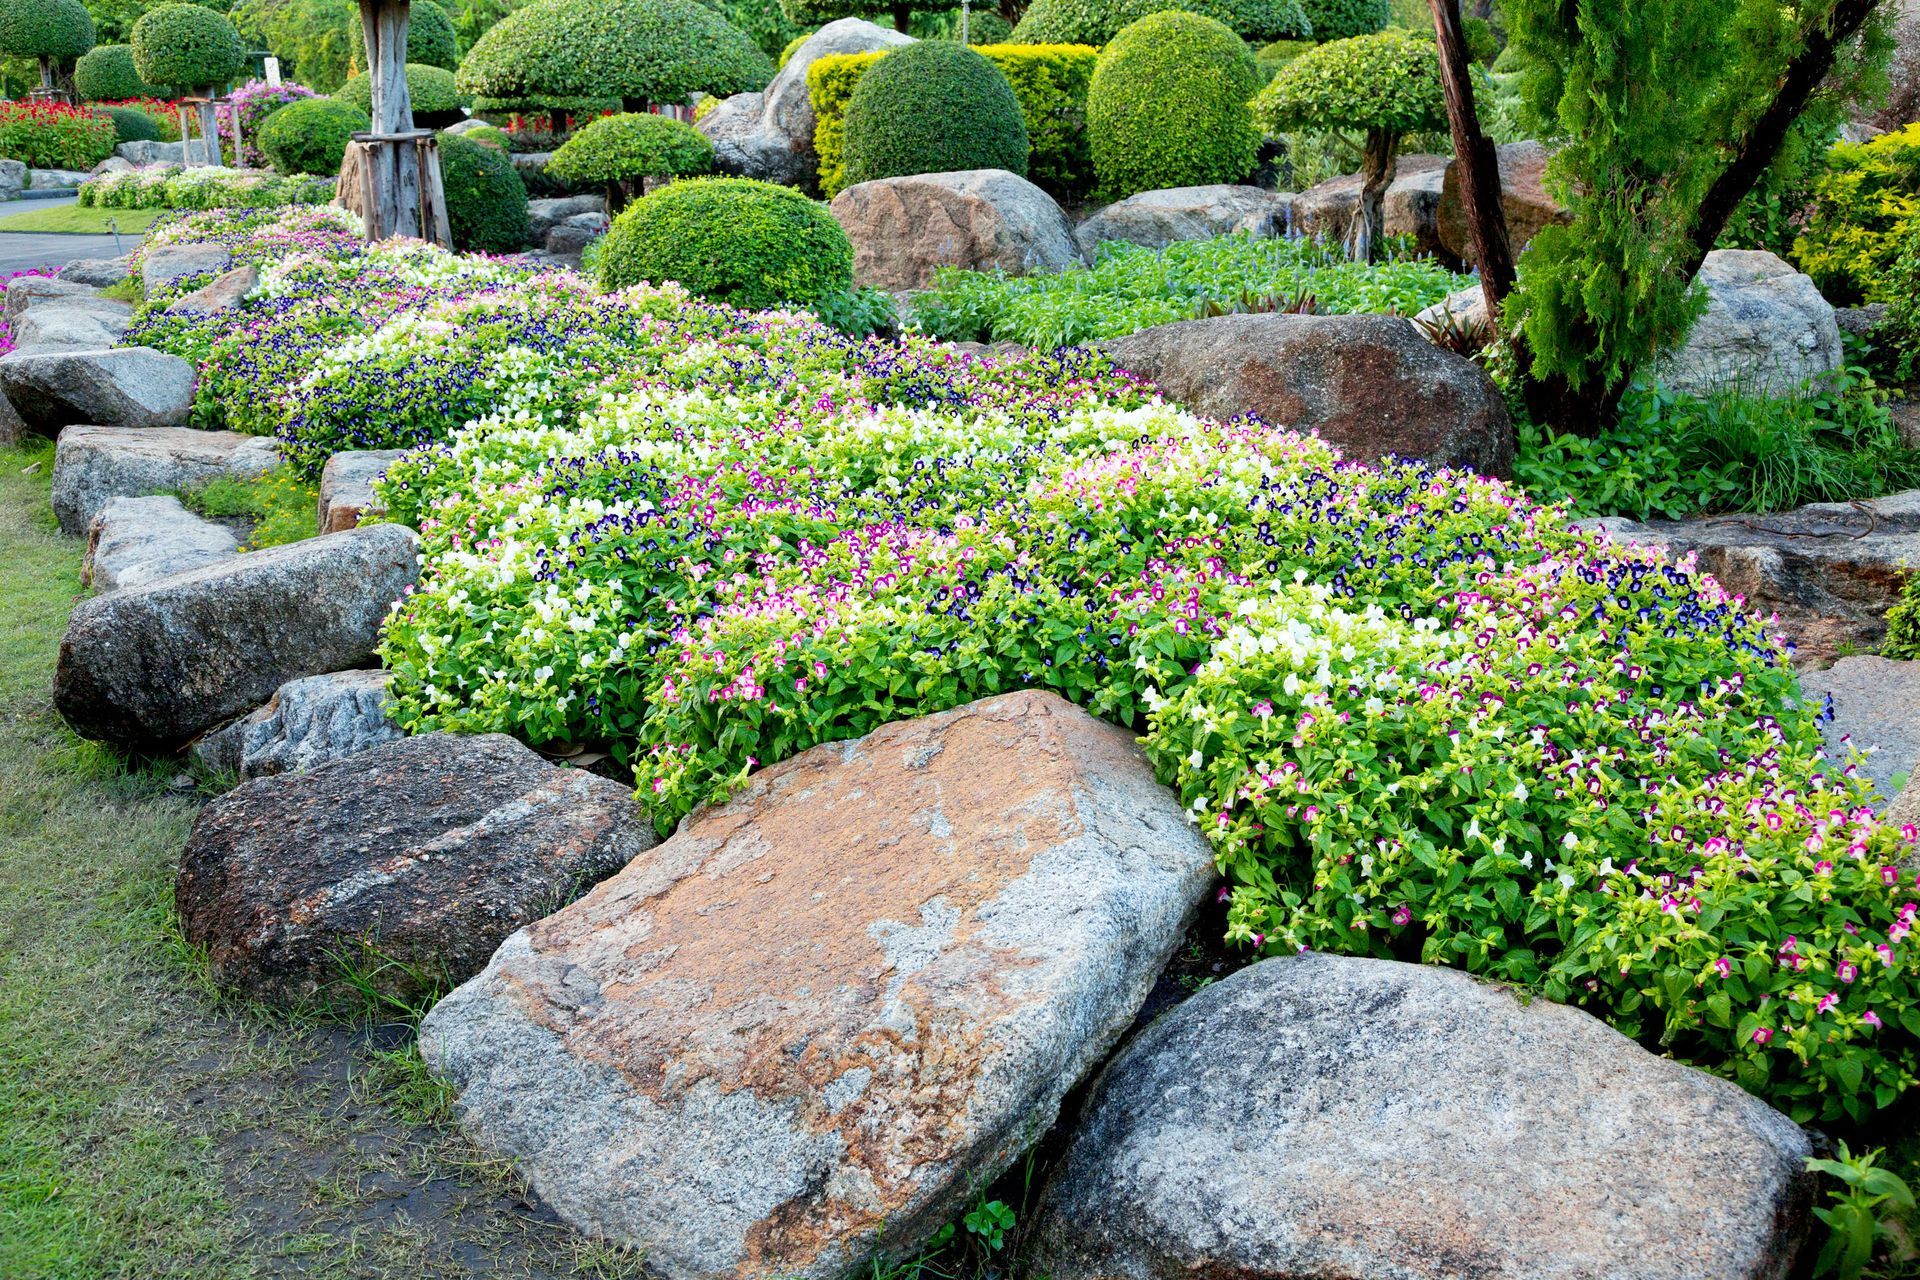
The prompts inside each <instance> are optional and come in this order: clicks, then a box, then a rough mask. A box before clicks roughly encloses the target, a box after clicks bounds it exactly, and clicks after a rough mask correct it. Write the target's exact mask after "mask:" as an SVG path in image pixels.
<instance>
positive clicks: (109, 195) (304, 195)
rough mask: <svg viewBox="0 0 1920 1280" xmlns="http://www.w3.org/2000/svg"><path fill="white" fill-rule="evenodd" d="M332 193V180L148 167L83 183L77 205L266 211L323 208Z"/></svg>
mask: <svg viewBox="0 0 1920 1280" xmlns="http://www.w3.org/2000/svg"><path fill="white" fill-rule="evenodd" d="M333 193H334V180H333V179H332V178H328V177H320V176H317V175H314V174H294V175H292V176H282V175H280V174H277V173H267V172H262V171H259V170H252V169H228V168H224V167H221V166H219V165H201V166H197V167H195V168H191V169H183V168H181V167H180V166H179V165H147V166H145V167H143V168H139V169H131V170H124V171H122V172H120V173H103V174H100V175H99V176H97V177H93V178H89V179H87V180H86V181H85V182H83V183H81V184H80V204H81V205H82V206H84V207H90V208H97V209H226V208H234V209H243V208H244V209H268V208H278V207H280V206H283V205H294V204H325V203H327V202H328V201H329V200H332V199H333Z"/></svg>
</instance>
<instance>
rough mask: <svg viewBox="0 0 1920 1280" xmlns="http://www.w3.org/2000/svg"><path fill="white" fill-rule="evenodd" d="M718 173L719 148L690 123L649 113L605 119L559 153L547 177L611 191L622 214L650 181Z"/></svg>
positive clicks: (612, 207)
mask: <svg viewBox="0 0 1920 1280" xmlns="http://www.w3.org/2000/svg"><path fill="white" fill-rule="evenodd" d="M712 168H713V144H712V143H711V142H709V141H707V136H706V135H705V134H704V133H701V132H700V131H699V130H698V129H696V128H694V127H693V126H692V125H690V124H687V123H686V122H685V121H681V120H674V119H670V118H669V117H667V116H659V115H653V114H651V113H649V112H622V113H620V114H617V115H611V116H602V117H601V118H600V119H598V120H595V121H594V122H593V123H592V124H590V125H588V126H587V127H586V128H584V129H582V130H580V131H579V132H578V133H576V134H574V135H573V136H572V137H571V138H569V139H567V141H566V144H565V145H564V146H562V147H561V148H560V149H559V150H558V151H556V152H554V153H553V159H552V160H551V161H549V162H548V164H547V172H548V173H549V174H551V175H552V176H553V177H555V178H558V179H560V180H561V181H562V182H578V183H588V182H598V183H602V184H604V185H605V186H606V187H607V188H608V192H607V211H608V212H609V213H618V212H619V211H620V209H621V208H623V207H624V206H625V205H626V203H627V201H628V200H630V199H632V198H633V195H634V194H635V192H636V191H637V190H638V189H639V188H640V185H641V183H642V182H643V181H644V180H645V179H647V178H686V177H691V176H693V175H695V174H701V173H706V172H708V171H710V170H711V169H712Z"/></svg>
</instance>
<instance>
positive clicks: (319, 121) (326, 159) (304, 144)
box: [260, 98, 373, 174]
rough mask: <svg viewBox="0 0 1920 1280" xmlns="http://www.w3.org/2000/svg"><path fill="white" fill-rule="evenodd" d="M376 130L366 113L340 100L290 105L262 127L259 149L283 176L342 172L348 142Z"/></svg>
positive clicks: (303, 101)
mask: <svg viewBox="0 0 1920 1280" xmlns="http://www.w3.org/2000/svg"><path fill="white" fill-rule="evenodd" d="M371 128H373V121H372V120H371V119H370V118H369V117H368V116H367V113H366V112H364V111H362V110H360V109H359V108H358V107H355V106H353V105H352V104H350V103H346V102H342V101H340V100H339V99H338V98H303V99H301V100H300V101H299V102H290V103H288V104H287V105H286V106H284V107H282V108H280V109H279V110H278V111H276V112H274V113H273V114H272V115H270V116H268V117H267V122H266V123H265V124H264V125H262V126H260V150H261V151H263V152H265V153H266V157H267V160H268V161H269V162H270V163H271V164H272V165H273V167H274V168H275V169H276V170H278V171H279V172H281V173H323V174H324V173H339V172H340V162H341V160H343V159H344V158H345V157H346V154H347V143H348V142H349V141H351V140H352V137H353V135H354V134H356V133H365V132H367V131H368V130H369V129H371Z"/></svg>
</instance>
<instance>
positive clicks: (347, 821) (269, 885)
mask: <svg viewBox="0 0 1920 1280" xmlns="http://www.w3.org/2000/svg"><path fill="white" fill-rule="evenodd" d="M654 843H655V841H654V836H653V830H652V828H651V827H650V826H649V825H648V823H647V821H646V819H645V816H644V815H643V814H642V813H641V812H640V809H639V807H638V806H637V805H636V804H635V803H634V799H633V793H632V792H631V791H629V790H628V789H627V788H626V787H623V786H621V785H620V784H619V783H617V782H611V781H608V780H607V779H605V778H600V777H596V776H594V775H593V774H590V773H585V772H583V771H580V770H577V769H561V768H556V767H554V766H553V765H550V764H548V763H546V762H545V761H544V760H542V759H540V757H539V756H537V755H535V754H534V753H533V752H531V751H529V750H527V748H526V747H524V746H522V745H520V744H519V743H518V742H515V741H514V740H513V739H512V738H509V737H506V736H504V735H502V734H482V735H479V736H476V737H462V736H459V735H455V734H447V733H433V734H427V735H424V736H422V737H418V738H403V739H400V740H399V741H395V742H388V743H384V744H381V745H378V746H374V747H370V748H368V749H367V750H365V751H362V752H359V753H357V754H355V755H351V756H348V757H346V758H345V759H342V760H336V761H333V762H331V763H329V764H323V765H320V766H319V767H317V768H315V769H312V770H310V771H308V772H304V773H289V774H285V775H282V776H280V777H274V778H262V779H258V780H256V781H253V782H248V783H245V784H244V785H242V786H240V787H239V788H237V789H236V790H234V791H232V792H229V793H228V794H227V795H225V796H222V797H221V798H220V799H218V800H215V801H214V802H213V803H211V804H209V805H208V806H207V807H206V808H205V809H204V810H203V811H202V812H201V814H200V817H199V819H198V820H197V821H196V822H195V823H194V824H193V832H192V834H191V835H189V836H188V837H187V847H186V851H185V852H184V853H183V854H182V855H181V858H180V875H179V879H178V880H177V881H176V883H175V886H174V903H175V905H176V907H177V908H178V910H179V913H180V924H181V928H182V930H183V932H184V933H185V934H186V937H187V939H188V940H189V941H190V942H193V943H194V944H196V945H198V946H203V947H205V948H206V949H207V958H208V960H209V962H210V964H211V967H212V970H213V977H214V980H215V981H216V982H218V983H219V984H220V985H222V986H224V987H230V988H236V989H238V990H240V991H243V992H245V993H247V994H248V995H250V996H253V997H255V998H258V999H263V1000H270V1001H274V1002H277V1003H283V1004H285V1003H295V1002H298V1001H300V1000H302V999H304V998H306V997H310V996H313V995H315V994H319V993H321V992H323V991H324V990H325V989H326V988H327V987H329V986H331V985H332V984H333V983H335V982H336V981H338V980H339V978H340V976H341V973H342V968H343V965H345V964H349V963H354V962H358V966H359V967H360V968H361V970H362V972H363V973H364V975H365V976H366V977H367V979H368V980H369V981H371V982H372V983H373V985H374V986H375V987H376V988H377V989H378V990H379V991H381V992H382V993H383V994H386V995H389V996H392V997H394V998H397V999H409V998H418V997H419V996H422V995H425V994H428V993H429V991H430V990H431V989H432V988H433V986H435V985H438V984H442V983H448V982H459V981H461V980H462V979H464V978H466V977H468V976H470V975H472V974H473V973H474V972H475V971H477V970H478V969H479V968H480V967H481V966H482V965H484V964H485V963H486V962H487V957H488V956H490V955H492V954H493V951H494V948H496V947H497V946H499V945H500V942H501V940H502V939H504V938H505V937H506V936H507V935H508V934H510V933H512V932H513V931H514V930H515V929H518V928H520V927H521V926H523V925H525V924H528V923H529V922H531V921H533V920H536V919H538V918H539V917H541V916H543V915H546V914H548V913H549V912H552V911H556V910H558V909H559V908H561V907H563V906H565V905H566V904H567V903H568V902H569V901H571V900H572V899H573V898H575V897H577V896H578V895H579V894H580V893H582V892H584V891H585V890H586V889H587V888H589V887H590V886H592V885H593V884H594V883H595V882H596V881H598V880H600V879H601V878H602V877H604V876H607V875H609V874H611V873H612V872H615V871H618V870H619V869H620V868H621V867H623V866H625V865H626V864H627V863H629V862H631V861H632V860H633V859H634V858H636V857H639V856H640V855H641V854H643V853H645V852H646V851H647V850H648V849H650V848H652V847H653V845H654ZM362 944H364V946H365V948H366V949H365V951H364V953H361V952H360V948H361V946H362Z"/></svg>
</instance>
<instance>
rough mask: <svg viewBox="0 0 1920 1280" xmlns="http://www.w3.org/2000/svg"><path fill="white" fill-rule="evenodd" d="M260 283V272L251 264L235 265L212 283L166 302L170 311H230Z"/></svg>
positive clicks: (209, 313)
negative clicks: (244, 265)
mask: <svg viewBox="0 0 1920 1280" xmlns="http://www.w3.org/2000/svg"><path fill="white" fill-rule="evenodd" d="M259 283H260V272H259V271H258V270H256V269H255V268H253V267H251V266H247V267H235V268H234V269H233V270H231V271H229V272H227V274H225V275H223V276H221V277H220V278H219V279H217V280H215V281H214V282H213V283H212V284H208V285H202V286H201V287H200V288H198V289H195V290H194V291H193V292H192V293H189V294H188V295H186V296H185V297H184V298H179V299H176V300H175V301H173V302H171V303H168V304H167V310H168V312H170V313H178V312H182V311H198V312H200V313H202V314H204V315H217V314H219V313H220V312H222V311H231V310H233V309H234V308H235V307H237V306H239V305H240V304H241V303H243V302H245V301H246V300H247V295H248V294H249V293H252V292H253V289H254V286H255V285H257V284H259Z"/></svg>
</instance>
